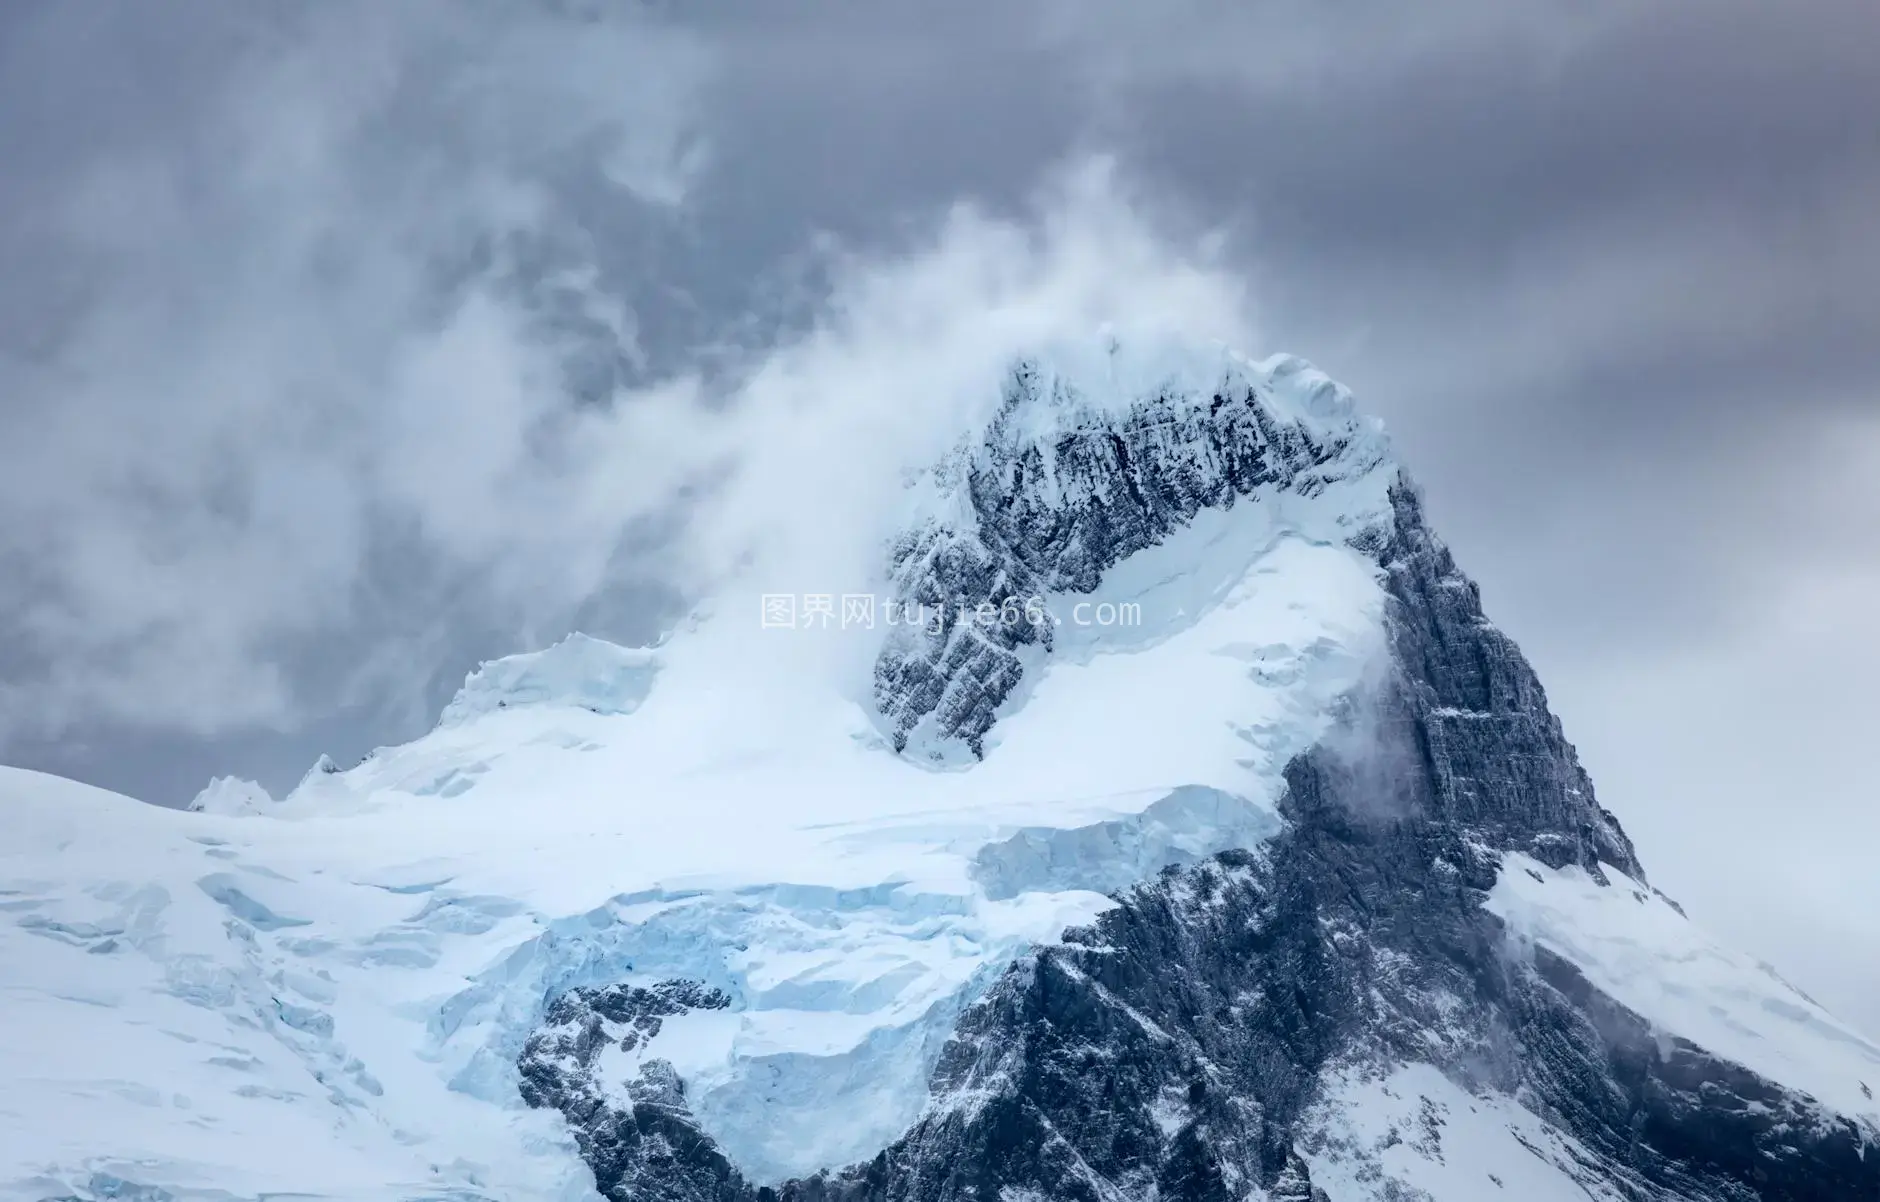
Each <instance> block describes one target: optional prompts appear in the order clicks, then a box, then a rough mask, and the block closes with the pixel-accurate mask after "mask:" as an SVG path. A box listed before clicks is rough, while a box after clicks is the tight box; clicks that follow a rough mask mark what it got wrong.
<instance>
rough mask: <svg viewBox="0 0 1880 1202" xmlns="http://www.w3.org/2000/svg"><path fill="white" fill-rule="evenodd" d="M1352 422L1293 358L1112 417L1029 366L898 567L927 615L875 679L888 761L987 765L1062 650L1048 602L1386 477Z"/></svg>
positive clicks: (889, 648) (1236, 368)
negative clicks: (1007, 705) (1284, 498)
mask: <svg viewBox="0 0 1880 1202" xmlns="http://www.w3.org/2000/svg"><path fill="white" fill-rule="evenodd" d="M1196 388H1199V389H1202V390H1203V395H1197V394H1196V393H1195V392H1194V391H1192V390H1193V389H1196ZM1286 389H1292V390H1293V391H1296V392H1303V393H1305V394H1306V395H1305V396H1304V397H1302V398H1301V400H1302V402H1303V407H1307V408H1316V409H1319V410H1322V411H1323V418H1324V420H1320V421H1312V420H1307V418H1306V417H1305V416H1302V415H1295V416H1290V417H1289V416H1284V415H1283V412H1284V411H1283V410H1282V409H1281V408H1280V407H1278V406H1276V405H1275V403H1274V395H1275V392H1276V390H1282V391H1283V390H1286ZM1350 410H1351V405H1350V400H1349V397H1348V396H1347V395H1346V394H1345V393H1344V392H1343V390H1341V389H1339V388H1338V387H1337V386H1336V385H1335V384H1332V383H1331V382H1330V381H1329V380H1327V379H1325V378H1324V377H1323V376H1322V375H1320V374H1319V373H1318V372H1316V371H1315V370H1313V369H1312V368H1310V367H1309V366H1307V365H1306V364H1304V363H1303V362H1301V361H1298V360H1285V361H1282V362H1280V363H1279V364H1278V365H1276V366H1275V367H1273V368H1272V370H1270V371H1268V372H1265V373H1262V372H1258V371H1254V370H1250V369H1248V368H1246V367H1245V366H1243V365H1239V364H1236V363H1235V362H1233V361H1232V360H1226V359H1224V360H1223V361H1222V365H1221V370H1220V372H1219V374H1218V375H1217V376H1216V377H1214V378H1212V379H1210V380H1207V381H1193V380H1190V381H1186V382H1172V383H1171V384H1170V385H1169V386H1167V387H1165V388H1163V389H1161V390H1159V391H1156V392H1154V393H1152V394H1151V395H1148V396H1146V397H1143V398H1140V399H1138V400H1136V401H1134V402H1133V403H1132V404H1129V405H1128V406H1126V407H1109V408H1104V407H1099V406H1096V405H1093V404H1091V403H1089V402H1087V401H1086V400H1084V399H1083V398H1082V396H1081V395H1080V394H1079V393H1078V392H1077V391H1076V390H1075V389H1074V388H1073V387H1072V386H1070V385H1068V384H1066V383H1065V382H1064V381H1063V380H1061V379H1060V378H1059V377H1058V376H1056V375H1055V374H1053V373H1051V372H1050V371H1049V370H1047V369H1046V368H1045V367H1043V366H1042V365H1041V364H1039V363H1037V362H1025V363H1021V364H1019V365H1018V367H1017V368H1016V369H1015V370H1014V372H1013V373H1012V375H1011V378H1010V379H1009V380H1008V381H1007V384H1006V392H1005V398H1004V402H1003V405H1002V407H1001V409H1000V410H999V413H998V415H997V416H996V417H995V418H994V420H993V422H992V424H991V426H990V428H989V429H988V430H987V432H986V434H985V437H984V438H983V439H982V440H979V441H976V442H974V443H973V444H972V445H971V446H969V447H965V448H962V449H961V450H960V451H958V452H957V453H956V454H955V455H953V456H952V457H951V458H950V459H949V460H948V462H946V463H945V464H943V465H942V467H941V468H940V470H939V471H938V472H937V473H936V480H935V485H936V487H937V489H938V490H939V491H940V493H941V494H942V495H943V496H944V497H945V498H946V500H947V502H948V505H947V506H943V507H942V508H950V509H951V510H952V511H953V513H952V515H951V516H950V517H948V518H944V519H942V518H935V519H933V520H929V521H927V522H924V523H921V524H919V525H917V526H916V527H915V528H913V529H911V530H909V531H907V532H906V533H905V534H904V535H903V536H902V537H901V538H900V539H899V540H898V541H897V542H896V543H895V545H894V546H893V548H892V551H891V560H892V576H893V579H894V580H895V582H896V585H897V589H898V591H899V593H900V600H901V601H902V602H903V603H905V604H908V605H910V606H913V607H915V609H914V612H917V613H922V614H925V615H928V616H929V617H928V620H927V621H924V622H915V623H912V624H903V625H901V626H899V627H898V628H897V629H896V630H895V632H894V634H893V636H892V637H891V638H890V639H889V640H888V642H887V644H886V646H885V647H884V648H883V649H882V651H881V654H880V657H879V658H878V659H877V661H876V664H875V701H876V704H877V706H878V707H879V708H880V710H881V713H882V716H883V718H884V719H885V720H886V722H887V724H888V727H889V732H890V737H891V739H892V741H893V743H894V746H895V750H897V751H901V750H905V749H906V748H907V747H908V746H909V744H910V740H915V741H921V742H926V743H929V744H931V745H932V748H931V750H932V752H933V754H935V755H936V756H939V755H941V754H943V749H944V748H945V746H946V745H947V744H949V743H955V742H957V743H959V744H963V745H964V746H965V747H966V748H967V749H968V750H970V752H971V753H972V754H973V755H975V756H978V755H982V754H983V752H984V740H985V736H986V732H987V731H989V730H990V729H991V728H992V724H993V721H994V719H995V717H996V716H997V712H998V709H999V706H1000V705H1001V704H1002V703H1003V702H1004V701H1005V699H1006V698H1007V697H1008V696H1010V695H1011V693H1012V691H1013V690H1014V689H1015V688H1017V687H1018V683H1019V680H1020V679H1021V677H1022V676H1023V675H1024V663H1023V660H1022V658H1021V655H1020V652H1021V651H1022V650H1024V649H1026V648H1032V647H1039V648H1049V646H1050V644H1051V639H1052V629H1051V626H1050V624H1049V623H1048V622H1047V621H1044V620H1041V618H1040V614H1041V612H1042V611H1041V610H1040V609H1039V607H1038V606H1037V604H1036V602H1038V601H1039V599H1041V598H1043V597H1046V596H1048V595H1050V594H1052V593H1062V592H1070V593H1087V592H1089V591H1090V590H1091V589H1093V588H1095V587H1096V585H1097V582H1098V580H1099V579H1101V577H1102V575H1103V573H1104V572H1105V571H1106V570H1108V569H1109V568H1110V567H1112V566H1114V565H1115V564H1116V563H1117V562H1119V561H1120V560H1123V559H1125V558H1127V557H1129V556H1130V555H1133V554H1135V553H1136V552H1138V551H1141V550H1143V549H1144V548H1147V547H1150V546H1153V545H1155V544H1156V543H1159V542H1161V541H1162V540H1163V539H1164V538H1166V537H1167V536H1168V535H1169V534H1170V533H1171V532H1172V531H1173V530H1175V529H1176V528H1178V527H1180V526H1183V525H1186V524H1187V523H1188V522H1190V521H1192V520H1193V519H1194V516H1195V514H1196V513H1198V512H1199V511H1201V510H1203V509H1217V508H1218V509H1228V508H1232V507H1233V506H1235V505H1237V504H1249V503H1251V504H1259V503H1261V502H1260V500H1259V499H1258V498H1261V497H1270V496H1271V495H1272V494H1277V493H1280V492H1286V493H1291V494H1293V495H1295V496H1299V497H1312V496H1315V495H1316V494H1318V493H1319V492H1320V491H1321V490H1322V489H1324V488H1325V487H1326V485H1327V484H1328V483H1329V482H1330V481H1333V480H1337V479H1344V478H1349V477H1352V476H1356V475H1362V474H1363V473H1365V472H1368V471H1371V470H1373V469H1375V468H1376V467H1377V466H1378V464H1379V461H1380V458H1381V455H1382V449H1381V443H1380V442H1379V441H1378V439H1377V437H1376V433H1375V430H1374V429H1373V428H1372V427H1371V426H1370V425H1369V424H1368V423H1366V422H1364V421H1362V420H1361V419H1358V418H1356V417H1355V416H1353V415H1352V414H1351V412H1350ZM982 607H986V608H984V609H982ZM980 613H996V614H999V615H1000V616H999V617H998V618H997V619H995V620H990V621H986V620H981V619H980V618H978V617H977V616H976V615H978V614H980ZM917 732H919V733H921V734H925V735H927V736H928V738H927V739H925V740H918V739H916V736H917Z"/></svg>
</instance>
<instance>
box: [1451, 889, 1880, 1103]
mask: <svg viewBox="0 0 1880 1202" xmlns="http://www.w3.org/2000/svg"><path fill="white" fill-rule="evenodd" d="M1600 870H1601V872H1602V873H1604V874H1605V876H1606V877H1607V878H1608V881H1609V882H1610V883H1607V884H1602V883H1600V882H1599V881H1597V880H1595V879H1594V878H1593V877H1592V876H1591V875H1590V874H1588V873H1587V872H1586V871H1584V870H1583V869H1581V868H1579V867H1577V866H1573V865H1569V866H1568V867H1566V868H1563V869H1558V870H1556V869H1552V868H1549V867H1547V866H1546V865H1545V864H1542V863H1539V862H1538V861H1535V860H1533V859H1530V858H1529V857H1527V856H1521V855H1509V856H1508V857H1507V858H1506V860H1505V862H1504V863H1503V866H1502V871H1501V876H1500V878H1499V879H1498V880H1497V881H1496V883H1495V889H1494V892H1493V893H1491V894H1490V895H1489V900H1488V908H1489V910H1490V911H1491V912H1493V913H1495V914H1497V915H1499V916H1500V917H1501V919H1502V920H1503V921H1504V922H1505V923H1507V925H1508V931H1509V934H1510V936H1511V937H1512V938H1514V939H1515V940H1516V941H1517V942H1518V943H1520V944H1527V945H1539V946H1542V947H1545V948H1547V949H1548V950H1549V951H1551V952H1553V953H1555V954H1556V955H1559V956H1562V957H1564V958H1565V959H1566V960H1568V961H1570V962H1571V963H1572V964H1573V965H1574V967H1576V968H1578V969H1579V970H1580V972H1581V973H1583V974H1584V975H1585V976H1586V978H1587V980H1588V981H1590V982H1591V983H1592V984H1593V986H1594V987H1595V988H1597V989H1598V990H1599V991H1600V992H1602V993H1604V994H1606V995H1607V996H1608V997H1610V998H1612V999H1613V1000H1614V1001H1617V1002H1618V1003H1619V1004H1621V1005H1623V1006H1625V1007H1626V1008H1627V1009H1629V1010H1631V1011H1633V1012H1634V1013H1635V1014H1637V1015H1639V1016H1640V1017H1641V1018H1643V1019H1645V1020H1646V1021H1647V1022H1649V1023H1651V1024H1652V1026H1653V1027H1654V1028H1655V1029H1657V1030H1658V1031H1661V1032H1663V1033H1664V1034H1665V1035H1667V1036H1672V1035H1675V1036H1678V1037H1680V1038H1682V1039H1686V1040H1688V1041H1690V1042H1691V1043H1694V1044H1696V1045H1697V1046H1698V1047H1701V1048H1703V1049H1704V1050H1705V1051H1707V1052H1710V1053H1711V1054H1712V1055H1714V1056H1717V1057H1719V1058H1721V1059H1723V1060H1728V1061H1730V1062H1731V1063H1734V1064H1740V1065H1742V1066H1743V1067H1744V1068H1747V1069H1749V1070H1750V1071H1752V1072H1754V1073H1756V1074H1758V1075H1759V1076H1762V1077H1765V1078H1767V1079H1768V1080H1771V1081H1779V1082H1781V1083H1782V1084H1784V1085H1787V1086H1790V1087H1791V1088H1794V1089H1798V1090H1800V1091H1802V1092H1803V1093H1806V1094H1809V1095H1810V1096H1812V1097H1813V1098H1814V1099H1815V1100H1816V1101H1817V1102H1820V1103H1822V1104H1823V1105H1825V1106H1826V1107H1828V1109H1829V1110H1831V1111H1832V1112H1833V1113H1836V1114H1841V1115H1846V1116H1848V1117H1856V1118H1865V1119H1866V1120H1867V1121H1868V1122H1869V1123H1871V1124H1873V1125H1874V1126H1875V1129H1876V1130H1880V1102H1877V1101H1875V1095H1876V1093H1880V1045H1876V1044H1874V1043H1873V1042H1872V1041H1870V1040H1868V1039H1866V1038H1865V1037H1863V1036H1861V1035H1860V1034H1858V1033H1856V1032H1855V1031H1853V1030H1851V1029H1850V1028H1849V1027H1848V1026H1847V1025H1846V1024H1845V1023H1842V1022H1841V1021H1840V1020H1838V1019H1836V1018H1835V1017H1834V1016H1832V1015H1830V1014H1829V1013H1828V1012H1827V1011H1825V1010H1823V1009H1822V1008H1821V1007H1820V1006H1818V1005H1816V1004H1815V1002H1814V1001H1813V1000H1812V999H1811V998H1809V997H1808V996H1807V995H1806V994H1803V993H1802V992H1801V991H1800V990H1798V989H1796V988H1795V987H1794V986H1792V985H1790V984H1789V983H1788V982H1787V981H1784V980H1783V979H1782V978H1781V977H1779V976H1777V975H1776V974H1775V971H1774V970H1773V969H1771V968H1770V967H1769V966H1768V965H1767V964H1763V963H1761V962H1759V961H1757V960H1755V959H1752V958H1751V957H1749V956H1745V955H1743V954H1742V953H1741V952H1737V951H1733V950H1731V949H1730V948H1727V947H1724V946H1723V945H1721V944H1719V943H1718V942H1717V941H1716V940H1715V939H1714V938H1712V937H1711V936H1710V935H1709V934H1708V933H1707V932H1705V931H1704V930H1703V928H1701V927H1699V926H1698V925H1697V924H1695V923H1693V922H1691V921H1690V919H1688V918H1686V917H1685V916H1684V915H1683V914H1682V913H1681V912H1679V910H1678V909H1677V908H1676V907H1675V906H1673V905H1672V904H1671V903H1670V902H1669V901H1667V900H1666V899H1665V898H1664V896H1663V895H1661V894H1659V893H1658V892H1657V891H1656V890H1653V889H1652V888H1650V887H1649V886H1646V885H1643V884H1640V883H1639V882H1637V881H1634V880H1632V879H1631V878H1629V877H1627V876H1626V875H1625V874H1624V873H1622V872H1620V871H1619V870H1618V869H1616V868H1613V867H1612V866H1611V865H1602V866H1601V869H1600Z"/></svg>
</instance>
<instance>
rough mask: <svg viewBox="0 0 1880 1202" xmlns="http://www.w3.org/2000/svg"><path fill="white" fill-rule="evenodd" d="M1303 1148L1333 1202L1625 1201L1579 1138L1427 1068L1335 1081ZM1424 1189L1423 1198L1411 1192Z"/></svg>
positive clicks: (1313, 1115)
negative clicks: (1602, 1177) (1424, 1201)
mask: <svg viewBox="0 0 1880 1202" xmlns="http://www.w3.org/2000/svg"><path fill="white" fill-rule="evenodd" d="M1303 1126H1305V1127H1306V1129H1307V1131H1308V1134H1307V1135H1306V1136H1305V1137H1304V1138H1303V1139H1301V1140H1300V1141H1299V1143H1298V1145H1297V1146H1298V1150H1299V1152H1300V1155H1301V1156H1303V1157H1304V1158H1305V1161H1306V1164H1307V1166H1308V1167H1309V1168H1310V1170H1311V1173H1312V1184H1313V1185H1315V1186H1317V1187H1318V1188H1320V1189H1322V1190H1324V1191H1325V1193H1326V1196H1327V1197H1329V1198H1330V1199H1331V1202H1395V1200H1396V1199H1402V1198H1434V1199H1440V1200H1441V1202H1490V1200H1491V1199H1492V1200H1493V1202H1507V1200H1508V1199H1511V1198H1516V1199H1521V1200H1522V1202H1589V1200H1590V1202H1621V1199H1623V1198H1624V1195H1623V1194H1621V1193H1619V1192H1618V1191H1617V1190H1614V1189H1612V1188H1611V1187H1609V1186H1607V1185H1604V1184H1603V1183H1601V1182H1600V1181H1599V1180H1598V1179H1597V1177H1596V1175H1595V1174H1594V1173H1592V1172H1590V1171H1588V1169H1587V1168H1585V1167H1583V1166H1586V1165H1590V1164H1591V1163H1593V1157H1592V1156H1591V1154H1590V1153H1588V1152H1587V1151H1586V1150H1585V1149H1584V1148H1583V1147H1581V1146H1580V1145H1579V1144H1578V1143H1576V1142H1575V1141H1574V1140H1573V1139H1571V1138H1570V1137H1568V1136H1566V1135H1563V1134H1561V1133H1560V1132H1559V1131H1557V1130H1556V1129H1554V1128H1553V1127H1550V1126H1549V1125H1548V1124H1547V1123H1545V1122H1543V1121H1542V1120H1541V1119H1540V1118H1539V1117H1537V1116H1536V1115H1535V1114H1533V1113H1532V1112H1531V1111H1528V1110H1525V1109H1523V1108H1522V1107H1521V1106H1519V1105H1517V1104H1516V1103H1515V1102H1514V1101H1513V1100H1511V1099H1509V1098H1507V1097H1505V1096H1502V1095H1499V1094H1484V1095H1480V1096H1476V1095H1472V1094H1470V1093H1469V1092H1468V1091H1466V1090H1464V1089H1463V1088H1462V1087H1460V1086H1459V1085H1457V1084H1456V1083H1455V1082H1453V1081H1451V1080H1449V1078H1447V1077H1445V1076H1444V1075H1443V1074H1442V1073H1440V1072H1438V1071H1437V1070H1436V1069H1435V1068H1432V1067H1431V1066H1429V1065H1427V1064H1410V1065H1404V1066H1402V1067H1400V1068H1397V1069H1395V1070H1393V1071H1391V1072H1388V1073H1382V1074H1379V1073H1372V1072H1359V1071H1352V1072H1347V1073H1343V1074H1340V1075H1338V1076H1335V1077H1334V1078H1333V1079H1332V1080H1331V1081H1330V1082H1328V1085H1327V1088H1326V1091H1325V1093H1324V1096H1323V1097H1322V1098H1321V1099H1320V1100H1319V1101H1318V1102H1317V1103H1316V1104H1315V1105H1314V1107H1313V1108H1312V1111H1311V1112H1310V1113H1309V1114H1307V1115H1306V1117H1305V1122H1304V1124H1303ZM1419 1190H1420V1191H1422V1192H1421V1193H1415V1192H1411V1191H1419Z"/></svg>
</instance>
